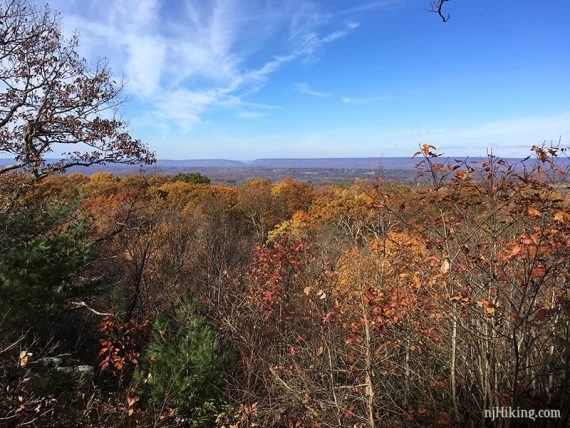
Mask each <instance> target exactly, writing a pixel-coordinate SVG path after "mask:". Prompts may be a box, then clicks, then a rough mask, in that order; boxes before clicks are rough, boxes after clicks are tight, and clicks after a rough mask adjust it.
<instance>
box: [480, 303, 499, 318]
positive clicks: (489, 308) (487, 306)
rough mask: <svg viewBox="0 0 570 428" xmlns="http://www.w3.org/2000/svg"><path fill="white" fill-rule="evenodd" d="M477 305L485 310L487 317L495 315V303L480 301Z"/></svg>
mask: <svg viewBox="0 0 570 428" xmlns="http://www.w3.org/2000/svg"><path fill="white" fill-rule="evenodd" d="M477 305H478V306H479V307H480V308H483V309H484V310H485V312H486V313H487V316H490V317H492V316H493V315H495V305H493V303H491V302H490V301H489V300H486V299H483V300H479V301H477Z"/></svg>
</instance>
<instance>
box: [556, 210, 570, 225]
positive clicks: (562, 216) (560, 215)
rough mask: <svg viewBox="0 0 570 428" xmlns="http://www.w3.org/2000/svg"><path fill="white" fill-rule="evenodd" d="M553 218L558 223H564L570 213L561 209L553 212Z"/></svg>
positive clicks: (568, 218) (569, 216) (569, 217)
mask: <svg viewBox="0 0 570 428" xmlns="http://www.w3.org/2000/svg"><path fill="white" fill-rule="evenodd" d="M554 220H555V221H557V222H558V223H566V222H567V221H568V220H570V214H569V213H567V212H566V211H562V210H560V211H557V212H556V213H555V214H554Z"/></svg>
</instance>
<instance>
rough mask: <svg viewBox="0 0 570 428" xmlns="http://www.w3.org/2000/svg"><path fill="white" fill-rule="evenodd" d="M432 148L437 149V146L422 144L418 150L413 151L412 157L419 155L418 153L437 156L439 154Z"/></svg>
mask: <svg viewBox="0 0 570 428" xmlns="http://www.w3.org/2000/svg"><path fill="white" fill-rule="evenodd" d="M432 150H437V148H436V147H435V146H432V145H431V144H422V146H421V147H420V151H419V152H415V153H414V154H413V155H412V157H413V158H415V157H416V156H419V155H423V156H425V157H437V156H439V155H438V154H436V153H435V152H433V151H432Z"/></svg>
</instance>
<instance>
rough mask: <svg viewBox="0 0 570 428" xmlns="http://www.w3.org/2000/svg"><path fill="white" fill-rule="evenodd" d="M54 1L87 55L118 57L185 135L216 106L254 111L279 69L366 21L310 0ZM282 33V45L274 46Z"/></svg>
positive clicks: (134, 87)
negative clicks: (251, 103) (337, 18)
mask: <svg viewBox="0 0 570 428" xmlns="http://www.w3.org/2000/svg"><path fill="white" fill-rule="evenodd" d="M51 3H52V5H53V7H54V8H55V9H59V10H61V11H62V12H63V16H64V22H65V26H66V29H67V31H68V32H71V31H72V30H73V29H77V30H78V31H79V32H80V39H81V43H82V45H81V49H82V52H83V54H84V55H85V56H87V57H88V58H92V59H93V58H96V57H97V56H101V55H103V56H108V57H110V62H111V66H112V68H113V71H114V72H115V73H117V74H119V75H120V74H124V75H125V77H126V78H127V80H128V82H129V86H128V90H129V91H130V93H131V94H132V96H133V97H135V98H139V99H140V100H143V101H144V102H145V105H148V106H150V108H151V110H152V111H151V112H150V114H152V115H153V117H155V119H156V120H158V121H160V122H163V123H160V124H157V125H160V126H162V127H163V128H169V127H170V128H174V127H175V128H178V129H179V130H181V131H182V132H190V131H191V130H192V129H193V127H194V126H195V125H196V124H197V123H199V122H200V121H201V117H202V116H203V115H204V114H205V113H206V112H208V111H209V110H210V109H212V108H215V107H225V108H237V109H240V110H239V112H241V113H239V114H238V116H239V117H243V118H245V117H246V116H248V115H249V116H251V114H252V113H251V112H252V111H253V110H251V111H250V110H243V107H244V105H246V104H248V103H247V102H246V101H244V99H245V98H247V96H248V95H251V94H252V93H255V92H257V91H260V90H261V89H263V87H264V86H265V84H266V83H267V81H268V79H269V78H270V76H271V75H272V74H273V73H275V72H277V71H278V70H279V69H281V68H282V67H284V66H286V65H287V64H289V63H291V62H293V61H296V60H313V61H314V60H315V59H317V58H318V55H319V53H320V52H321V51H322V49H323V48H324V47H325V46H326V45H327V44H330V43H332V42H334V41H336V40H338V39H339V38H341V37H344V36H346V35H347V34H348V33H349V32H351V31H354V30H355V29H356V28H357V27H358V26H359V24H358V23H356V22H354V21H350V22H348V23H346V22H345V23H337V22H334V21H333V20H332V16H331V14H330V13H327V12H326V11H322V10H320V9H319V8H318V7H317V6H316V5H315V4H313V3H311V2H309V1H306V0H287V1H284V0H278V1H275V0H247V1H246V0H213V1H211V2H205V1H202V0H185V1H184V2H171V1H169V0H115V1H113V2H111V3H109V2H107V1H106V0H105V1H104V0H52V2H51ZM329 28H330V30H327V29H329ZM284 35H285V38H284V39H283V36H284ZM275 38H280V42H279V43H273V42H274V41H275ZM271 46H280V48H279V49H280V52H275V51H273V52H271V49H269V47H271ZM264 57H265V58H266V59H265V60H263V58H264ZM298 89H299V90H302V91H303V88H298ZM304 89H306V90H305V91H303V92H305V93H311V95H316V96H325V95H326V94H325V93H321V92H317V91H312V90H310V88H309V87H308V86H307V87H306V88H304ZM266 107H268V106H264V107H262V110H265V108H266ZM269 108H274V106H269ZM254 110H257V107H255V108H254ZM256 114H257V113H256Z"/></svg>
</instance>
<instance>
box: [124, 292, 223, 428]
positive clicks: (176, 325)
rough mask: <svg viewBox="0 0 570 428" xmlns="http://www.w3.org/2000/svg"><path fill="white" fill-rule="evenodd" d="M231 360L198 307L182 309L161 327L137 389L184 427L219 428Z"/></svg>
mask: <svg viewBox="0 0 570 428" xmlns="http://www.w3.org/2000/svg"><path fill="white" fill-rule="evenodd" d="M230 359H231V351H229V350H223V349H222V348H221V346H220V343H219V341H218V340H217V339H216V338H215V335H214V331H213V330H212V328H211V327H210V326H209V325H208V324H207V322H206V320H205V319H204V317H203V316H201V315H199V314H198V313H197V311H196V308H195V304H194V302H193V301H190V302H189V303H182V304H180V305H179V306H178V307H177V308H175V309H174V310H173V311H172V312H171V314H170V315H166V316H162V317H159V318H158V319H157V320H156V321H155V323H154V326H153V332H152V341H151V344H150V345H149V347H148V348H147V351H146V355H145V358H144V360H143V362H142V365H141V369H140V370H139V372H138V373H137V375H136V378H135V383H136V384H137V385H139V386H140V387H141V393H142V396H143V398H145V399H146V400H148V402H149V403H150V404H151V405H154V406H155V407H157V408H161V409H162V410H161V411H165V410H166V409H171V410H174V414H175V415H176V417H177V418H178V421H179V422H184V423H185V424H188V425H191V426H204V425H208V423H206V421H208V422H209V423H210V424H213V421H214V419H215V417H216V414H217V413H218V412H217V408H218V406H219V405H220V399H221V391H222V386H223V374H224V367H225V366H226V365H227V363H228V362H229V360H230ZM196 424H198V425H196Z"/></svg>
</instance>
